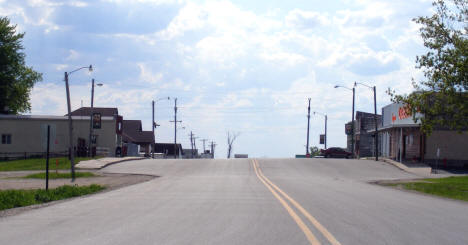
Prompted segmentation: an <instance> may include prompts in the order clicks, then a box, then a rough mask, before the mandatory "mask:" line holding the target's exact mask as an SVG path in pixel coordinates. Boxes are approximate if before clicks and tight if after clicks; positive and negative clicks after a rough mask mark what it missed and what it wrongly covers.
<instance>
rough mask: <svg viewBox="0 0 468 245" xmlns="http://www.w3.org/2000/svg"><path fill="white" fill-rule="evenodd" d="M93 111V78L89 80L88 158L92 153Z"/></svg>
mask: <svg viewBox="0 0 468 245" xmlns="http://www.w3.org/2000/svg"><path fill="white" fill-rule="evenodd" d="M96 85H97V86H99V87H100V86H102V83H98V84H96ZM93 110H94V78H93V79H91V110H90V113H89V141H88V157H93V153H92V142H91V139H92V137H93Z"/></svg>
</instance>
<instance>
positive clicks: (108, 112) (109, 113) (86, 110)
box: [65, 107, 119, 117]
mask: <svg viewBox="0 0 468 245" xmlns="http://www.w3.org/2000/svg"><path fill="white" fill-rule="evenodd" d="M93 113H101V116H103V117H113V116H114V115H118V114H119V110H118V109H117V108H107V107H93ZM89 114H91V107H81V108H79V109H77V110H74V111H72V112H71V115H72V116H89ZM65 116H68V113H67V114H66V115H65Z"/></svg>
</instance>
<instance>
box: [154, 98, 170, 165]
mask: <svg viewBox="0 0 468 245" xmlns="http://www.w3.org/2000/svg"><path fill="white" fill-rule="evenodd" d="M165 99H167V100H170V99H171V98H170V97H167V98H159V99H157V100H153V103H152V104H153V122H152V125H151V128H152V130H153V143H152V147H151V158H154V147H155V145H156V144H155V143H156V142H155V141H156V140H155V138H156V137H155V136H154V129H155V128H156V127H157V126H159V125H158V124H156V122H155V121H154V103H155V102H157V101H160V100H165Z"/></svg>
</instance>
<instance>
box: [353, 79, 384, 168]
mask: <svg viewBox="0 0 468 245" xmlns="http://www.w3.org/2000/svg"><path fill="white" fill-rule="evenodd" d="M358 84H361V85H363V86H365V87H368V88H370V89H372V90H373V92H374V124H375V132H374V140H375V144H374V145H375V160H376V161H378V160H379V132H378V131H377V130H378V128H377V121H378V120H377V93H376V87H375V86H372V87H371V86H369V85H366V84H364V83H358V82H354V86H357V85H358Z"/></svg>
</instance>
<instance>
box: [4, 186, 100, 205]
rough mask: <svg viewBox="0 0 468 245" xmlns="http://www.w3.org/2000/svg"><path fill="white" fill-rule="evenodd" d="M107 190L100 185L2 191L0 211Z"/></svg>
mask: <svg viewBox="0 0 468 245" xmlns="http://www.w3.org/2000/svg"><path fill="white" fill-rule="evenodd" d="M103 189H105V187H103V186H100V185H95V184H92V185H88V186H70V185H64V186H60V187H57V188H55V189H49V191H46V190H41V189H36V190H3V191H0V210H4V209H9V208H16V207H24V206H29V205H34V204H41V203H46V202H51V201H56V200H61V199H66V198H71V197H77V196H82V195H88V194H91V193H95V192H98V191H101V190H103Z"/></svg>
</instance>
